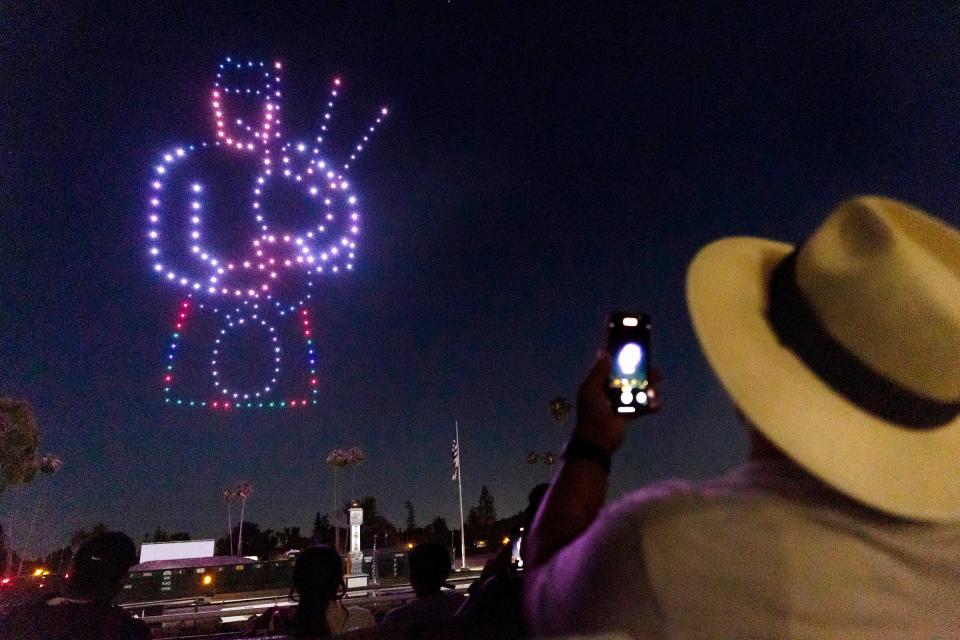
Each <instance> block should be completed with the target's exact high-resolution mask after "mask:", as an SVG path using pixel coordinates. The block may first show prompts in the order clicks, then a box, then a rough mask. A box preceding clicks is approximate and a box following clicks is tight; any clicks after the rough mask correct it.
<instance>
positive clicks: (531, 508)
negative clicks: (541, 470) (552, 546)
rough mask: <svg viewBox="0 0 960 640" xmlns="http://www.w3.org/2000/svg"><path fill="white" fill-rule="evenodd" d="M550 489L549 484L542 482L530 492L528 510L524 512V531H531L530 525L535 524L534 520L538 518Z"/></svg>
mask: <svg viewBox="0 0 960 640" xmlns="http://www.w3.org/2000/svg"><path fill="white" fill-rule="evenodd" d="M549 488H550V485H549V484H548V483H546V482H542V483H540V484H538V485H537V486H535V487H534V488H533V489H531V490H530V495H529V496H527V508H526V509H524V511H523V529H524V531H529V530H530V525H532V524H533V519H534V518H535V517H536V516H537V510H538V509H539V508H540V503H541V502H543V496H545V495H547V489H549Z"/></svg>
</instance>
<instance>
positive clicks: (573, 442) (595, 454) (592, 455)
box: [562, 436, 610, 473]
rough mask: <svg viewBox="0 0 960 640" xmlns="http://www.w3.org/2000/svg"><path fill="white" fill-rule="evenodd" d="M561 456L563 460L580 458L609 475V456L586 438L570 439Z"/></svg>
mask: <svg viewBox="0 0 960 640" xmlns="http://www.w3.org/2000/svg"><path fill="white" fill-rule="evenodd" d="M562 455H563V457H564V458H580V459H581V460H587V461H589V462H593V463H595V464H597V465H599V466H600V468H601V469H603V471H604V473H610V454H609V453H607V452H606V451H604V450H603V449H602V448H601V447H598V446H597V445H595V444H593V443H592V442H590V441H589V440H587V439H586V438H581V437H580V436H573V437H572V438H570V442H568V443H567V446H566V447H564V449H563V454H562Z"/></svg>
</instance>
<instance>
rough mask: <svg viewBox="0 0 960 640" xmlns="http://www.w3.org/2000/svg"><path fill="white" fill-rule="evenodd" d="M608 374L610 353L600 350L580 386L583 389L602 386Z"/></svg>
mask: <svg viewBox="0 0 960 640" xmlns="http://www.w3.org/2000/svg"><path fill="white" fill-rule="evenodd" d="M609 375H610V354H608V353H607V352H606V351H601V352H600V353H598V354H597V361H596V362H594V363H593V368H592V369H590V373H588V374H587V377H586V378H585V379H584V380H583V385H582V386H583V387H584V388H585V389H596V388H603V385H604V384H606V380H607V377H608V376H609Z"/></svg>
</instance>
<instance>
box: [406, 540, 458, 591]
mask: <svg viewBox="0 0 960 640" xmlns="http://www.w3.org/2000/svg"><path fill="white" fill-rule="evenodd" d="M408 558H409V560H410V584H412V585H413V590H414V591H415V592H416V594H417V595H418V596H419V595H421V594H422V595H429V594H432V593H436V592H438V591H440V588H441V587H443V583H444V582H446V581H447V578H449V577H450V569H451V566H450V552H449V551H447V550H446V548H445V547H442V546H440V545H439V544H436V543H434V542H421V543H420V544H418V545H417V546H416V547H415V548H414V549H413V551H411V552H410V555H409V556H408Z"/></svg>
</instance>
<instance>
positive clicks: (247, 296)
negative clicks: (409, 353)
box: [146, 57, 388, 409]
mask: <svg viewBox="0 0 960 640" xmlns="http://www.w3.org/2000/svg"><path fill="white" fill-rule="evenodd" d="M282 69H283V65H282V64H281V63H280V62H273V63H267V62H265V61H253V60H247V61H240V60H235V59H233V58H231V57H227V58H226V59H224V61H223V62H222V63H220V64H219V66H218V69H217V72H216V77H215V79H214V82H213V87H212V88H211V89H210V94H209V96H210V110H211V114H212V116H213V122H214V136H213V138H212V139H210V140H208V141H205V142H200V143H197V144H184V145H177V146H174V147H171V148H169V149H167V150H166V151H164V152H163V153H161V154H160V156H159V158H158V159H157V161H156V163H155V164H154V166H153V167H152V169H151V177H150V184H149V194H148V196H147V207H146V209H147V211H146V217H147V229H146V238H147V252H148V255H149V259H150V264H151V268H152V269H153V271H154V272H156V273H157V274H158V276H159V277H161V278H162V279H163V280H164V281H165V282H167V283H170V284H171V285H173V286H174V287H176V288H178V289H180V290H182V291H184V292H185V294H186V299H184V300H181V301H180V303H179V304H178V306H177V311H176V316H175V321H174V331H173V332H172V336H171V340H170V342H169V344H168V347H167V352H166V357H165V362H164V371H163V375H162V386H163V390H164V395H165V400H166V402H167V403H168V404H174V405H178V406H190V407H209V408H214V409H233V408H275V407H277V408H279V407H304V406H307V405H308V403H309V404H316V403H317V395H318V391H319V390H318V388H317V386H318V380H317V353H316V349H315V346H314V344H313V339H312V327H311V321H310V317H309V311H308V309H307V308H306V305H307V303H308V301H309V300H310V298H311V293H310V291H311V290H312V288H313V287H314V281H315V279H316V278H318V277H321V276H325V275H326V276H329V275H335V274H339V273H342V272H344V271H351V270H352V269H353V267H354V264H355V260H356V257H357V242H358V240H359V235H360V225H361V220H362V214H361V205H360V199H359V196H358V195H357V192H356V190H355V189H354V185H353V182H354V181H353V178H352V177H351V175H350V169H351V167H352V165H353V163H354V162H355V161H356V160H357V158H358V157H359V155H360V154H361V153H362V152H363V151H364V149H365V148H366V146H367V144H368V143H369V142H370V139H371V137H372V135H373V134H374V132H376V130H377V129H378V128H379V126H380V125H381V124H382V123H383V120H384V118H386V116H387V113H388V110H387V108H386V107H382V108H381V109H380V110H379V112H378V114H377V115H376V117H375V118H374V121H373V122H372V123H371V124H370V125H369V126H368V127H367V128H366V129H365V130H364V131H363V132H362V135H361V136H360V139H359V140H358V141H357V142H356V143H354V144H353V145H352V146H351V148H350V151H349V154H348V156H347V158H346V159H344V160H343V161H340V162H335V161H332V160H331V159H330V158H329V157H326V156H325V155H324V154H323V153H322V152H321V145H322V143H323V142H324V137H325V136H326V135H327V133H328V131H329V127H330V123H331V120H332V113H333V108H334V106H335V104H336V100H337V99H338V98H339V96H340V92H341V91H342V84H343V83H342V81H341V79H340V78H334V79H333V80H332V82H331V85H330V92H329V96H328V99H327V102H326V108H325V110H324V113H323V117H322V119H321V124H320V127H319V131H317V132H316V133H315V135H312V136H310V137H308V138H304V139H302V140H292V139H287V138H286V137H285V136H284V134H283V129H282V126H281V125H282V124H283V118H282V117H281V114H282V98H283V92H282V90H281V83H282ZM243 104H246V105H248V106H250V105H252V106H253V109H252V111H251V112H250V113H246V112H244V111H243V110H242V108H241V107H242V105H243ZM237 162H240V163H241V164H244V165H245V166H246V167H247V169H249V175H250V179H249V183H241V184H231V185H223V184H220V181H219V180H218V179H217V176H216V175H210V172H212V173H213V174H216V172H217V170H218V167H221V166H226V165H231V166H232V164H235V163H237ZM231 163H232V164H231ZM211 167H212V168H211ZM291 187H292V188H293V192H294V193H296V194H297V198H298V199H300V201H301V202H299V203H298V206H297V207H295V208H296V209H297V210H298V211H301V210H303V211H306V212H307V213H305V214H303V215H301V216H299V217H298V219H296V220H295V221H294V222H293V223H290V221H289V220H288V221H287V224H286V226H285V224H284V223H283V221H282V220H283V219H284V218H285V217H289V216H283V215H281V214H283V213H289V209H292V208H294V207H291V206H289V202H281V203H280V204H279V205H278V204H277V203H275V202H273V201H272V200H271V198H270V195H271V193H275V192H277V191H280V192H284V193H288V192H289V191H290V189H291ZM237 190H239V191H240V193H243V192H244V190H246V193H248V196H246V197H245V198H243V202H244V203H245V205H244V207H246V209H247V210H246V212H245V215H244V212H243V211H241V212H240V216H239V218H240V220H239V221H240V222H241V223H243V222H246V223H247V224H248V226H249V228H250V234H249V237H248V238H247V239H246V241H244V242H243V243H242V246H237V247H234V248H232V249H231V250H230V251H229V252H224V250H223V247H222V244H223V243H222V242H219V243H218V242H215V240H216V239H215V238H212V237H211V236H212V233H211V229H210V228H209V225H208V222H209V221H210V219H211V217H212V215H213V213H214V212H216V214H217V215H219V216H220V217H221V218H223V217H227V215H228V214H229V217H231V218H233V217H235V213H234V211H233V210H232V209H230V210H227V209H229V207H228V206H227V205H226V203H225V198H223V197H221V198H220V199H219V200H218V199H217V197H216V196H217V194H220V195H221V196H222V195H223V194H224V193H236V191H237ZM244 218H246V219H245V220H244ZM198 310H203V311H205V312H207V313H212V314H214V316H216V319H217V320H218V321H219V323H220V330H219V336H218V337H217V338H216V340H215V345H214V346H213V348H212V358H211V361H210V373H211V386H212V387H213V389H212V393H211V394H210V395H208V396H206V397H204V396H193V395H190V396H187V395H178V394H176V393H175V392H174V388H175V383H176V377H175V374H174V365H175V360H176V355H177V353H178V352H177V347H178V346H179V345H180V344H181V338H182V333H183V331H185V330H186V326H187V320H188V319H191V316H192V314H194V313H196V312H197V311H198ZM290 318H295V319H296V323H297V326H298V327H299V331H301V332H302V335H303V338H304V340H305V343H306V349H305V355H306V360H307V362H306V365H307V366H306V368H307V371H308V374H307V384H306V385H305V388H306V389H307V390H309V392H308V393H306V394H305V395H300V396H297V397H290V395H289V394H285V393H282V392H281V390H280V389H278V388H277V387H278V382H277V381H278V378H279V374H280V365H281V357H282V347H281V345H280V342H281V338H280V336H279V327H278V326H277V325H278V324H279V322H280V321H281V320H283V319H290ZM246 327H251V328H254V329H259V330H260V331H262V332H264V333H265V334H266V336H267V338H268V340H270V341H271V343H272V344H270V348H271V349H272V352H271V353H272V358H273V362H272V365H273V366H271V368H270V370H269V375H268V377H267V378H265V379H264V380H263V381H262V382H261V383H260V384H258V385H256V386H254V387H252V388H245V389H241V388H237V387H236V386H234V385H232V384H230V383H229V382H227V381H225V377H224V375H223V372H222V371H221V369H220V365H221V356H222V349H223V347H222V345H221V342H220V341H221V340H222V339H224V338H225V336H226V335H227V334H230V333H233V332H235V331H236V330H239V329H240V328H246Z"/></svg>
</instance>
